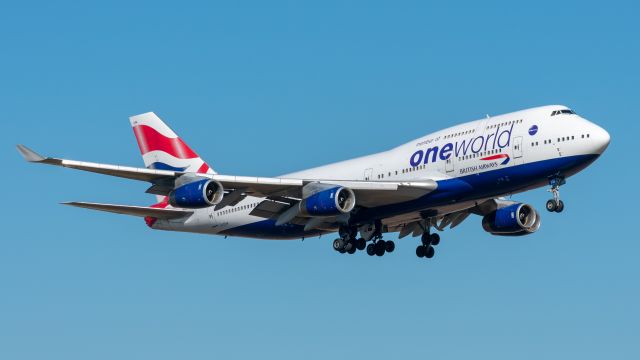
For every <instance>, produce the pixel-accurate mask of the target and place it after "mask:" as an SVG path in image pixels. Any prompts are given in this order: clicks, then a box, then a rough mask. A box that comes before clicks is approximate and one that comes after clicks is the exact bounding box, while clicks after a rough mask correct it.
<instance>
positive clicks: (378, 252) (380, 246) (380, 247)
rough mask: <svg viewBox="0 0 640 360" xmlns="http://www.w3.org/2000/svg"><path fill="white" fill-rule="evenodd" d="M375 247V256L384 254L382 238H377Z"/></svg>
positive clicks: (384, 245)
mask: <svg viewBox="0 0 640 360" xmlns="http://www.w3.org/2000/svg"><path fill="white" fill-rule="evenodd" d="M375 247H376V255H377V256H382V255H384V250H385V247H386V244H385V241H384V240H378V242H377V243H376V245H375Z"/></svg>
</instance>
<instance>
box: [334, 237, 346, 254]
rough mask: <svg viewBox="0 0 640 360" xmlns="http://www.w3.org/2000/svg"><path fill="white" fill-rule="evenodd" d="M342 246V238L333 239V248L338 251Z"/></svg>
mask: <svg viewBox="0 0 640 360" xmlns="http://www.w3.org/2000/svg"><path fill="white" fill-rule="evenodd" d="M343 248H344V240H342V239H335V240H333V250H335V251H340V250H342V249H343Z"/></svg>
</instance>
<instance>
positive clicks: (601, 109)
mask: <svg viewBox="0 0 640 360" xmlns="http://www.w3.org/2000/svg"><path fill="white" fill-rule="evenodd" d="M639 12H640V7H639V5H637V2H633V1H628V2H622V1H607V2H588V1H579V2H578V1H576V2H572V3H564V2H558V1H528V2H523V3H520V4H516V3H515V2H513V1H505V2H492V1H489V2H487V1H482V2H468V3H466V2H447V5H444V2H442V3H438V4H430V3H428V2H424V1H416V2H404V1H390V2H374V1H363V2H355V1H340V2H333V1H321V2H313V3H311V2H309V3H306V4H304V3H302V2H297V1H291V2H277V1H268V2H263V1H258V2H235V4H234V5H233V6H230V5H229V4H228V2H224V3H222V2H220V3H213V2H195V3H194V2H175V1H172V2H160V1H150V2H147V3H134V2H131V1H125V2H119V3H117V2H115V1H112V2H108V4H88V3H84V2H31V1H25V2H11V3H9V2H5V3H3V4H2V5H1V7H0V46H1V48H0V80H1V83H0V84H1V85H0V124H1V125H2V133H3V136H2V140H1V141H2V144H1V145H2V146H1V149H2V154H3V155H2V160H3V163H4V176H3V177H2V180H0V181H2V188H3V196H2V198H3V203H4V206H3V208H2V210H0V212H1V213H2V216H1V217H0V218H1V219H2V228H3V231H2V235H0V238H1V240H0V245H1V248H0V358H2V359H39V360H40V359H66V360H69V359H177V358H179V359H241V358H278V359H300V358H309V359H346V358H364V357H366V358H369V359H378V358H380V359H381V358H433V359H469V358H486V359H513V358H518V359H553V358H580V359H602V358H616V359H623V358H627V359H632V358H634V359H637V358H639V357H640V348H639V347H640V328H639V327H640V325H639V324H640V310H639V308H638V304H639V303H640V285H639V282H638V275H640V266H639V265H638V254H639V253H640V242H639V241H638V240H639V238H638V230H637V224H638V217H637V213H638V210H637V206H638V201H639V200H640V199H638V185H637V179H638V175H639V172H638V169H637V161H636V155H637V154H638V148H637V145H638V142H637V134H638V130H640V129H639V126H638V119H637V117H638V99H639V97H638V83H639V80H640V76H639V75H640V74H639V71H638V64H640V41H639V40H638V39H639V38H640V28H639V23H638V13H639ZM546 104H565V105H568V106H570V107H572V108H573V109H575V110H576V111H577V112H578V113H579V114H581V115H582V116H584V117H585V118H587V119H590V120H592V121H594V122H596V123H597V124H599V125H601V126H603V127H604V128H606V129H607V130H608V131H609V132H610V133H611V136H612V143H611V145H610V147H609V149H608V150H607V152H606V153H605V154H604V156H603V157H601V158H600V159H599V160H598V161H597V162H596V163H595V164H594V165H593V166H592V167H590V168H588V169H587V170H585V171H584V172H582V173H580V174H578V175H577V176H575V177H573V178H570V179H569V180H568V184H567V185H566V186H564V187H563V188H562V191H561V195H562V198H563V200H564V201H565V203H566V210H565V211H564V212H563V213H562V214H550V213H547V212H546V211H544V203H545V201H546V200H547V199H548V198H549V193H547V192H546V191H545V189H539V190H536V191H531V192H529V193H526V194H521V195H519V196H517V197H515V198H517V199H518V200H522V201H526V202H529V203H531V204H533V205H534V206H536V207H537V208H538V209H539V210H540V212H541V214H542V216H543V222H542V228H541V229H540V231H538V232H537V233H535V234H533V235H531V236H527V237H519V238H501V237H494V236H491V235H489V234H487V233H485V232H484V231H483V230H482V228H481V224H480V218H479V217H474V218H470V219H469V220H467V221H466V222H465V223H464V224H463V225H461V226H460V227H459V228H457V229H455V230H454V231H445V232H444V233H442V234H441V235H442V238H443V241H442V243H441V244H440V245H439V246H438V248H437V253H436V256H435V258H434V259H432V260H430V261H426V260H422V259H418V258H416V256H415V253H414V251H415V246H416V244H417V243H418V240H417V239H412V238H405V239H402V240H400V241H398V242H397V247H396V251H395V252H394V253H393V254H388V255H385V256H384V257H382V258H378V257H374V258H371V257H368V256H366V255H365V254H364V253H361V252H360V253H357V254H356V255H353V256H346V255H340V254H337V253H336V252H334V251H333V250H332V249H331V240H332V239H333V237H332V236H325V237H322V238H320V239H317V238H313V239H308V240H306V241H304V242H301V241H281V242H278V241H258V240H248V239H239V238H227V239H224V238H222V237H215V236H204V235H195V234H182V233H170V232H160V231H151V230H149V229H148V228H147V227H146V226H145V224H144V222H143V221H142V219H139V218H132V217H125V216H118V215H113V214H105V213H97V212H91V211H88V210H81V209H75V208H69V207H64V206H62V205H58V202H61V201H70V200H80V201H98V202H112V203H123V204H134V205H148V204H151V203H152V202H153V197H152V196H150V195H148V194H145V193H144V190H145V189H146V184H144V183H138V182H134V181H125V180H121V179H116V178H110V177H106V176H101V175H95V174H88V173H82V172H77V171H73V170H67V169H59V168H53V167H45V166H36V165H29V164H27V163H25V162H23V161H22V159H21V158H20V157H19V155H18V154H17V152H16V150H15V148H14V146H15V144H16V143H25V144H27V145H28V146H31V147H33V148H34V149H36V150H38V151H40V152H43V153H44V154H48V155H55V156H61V157H68V158H72V159H78V160H89V161H98V162H108V163H117V164H124V165H132V166H142V160H141V157H140V155H139V152H138V148H137V145H136V142H135V139H134V136H133V132H132V131H131V128H130V126H129V122H128V119H127V117H128V116H130V115H134V114H138V113H142V112H147V111H155V112H156V113H157V114H158V115H159V116H161V117H162V118H163V119H164V120H166V121H167V122H168V123H169V124H170V125H171V126H172V127H173V128H174V130H176V132H177V133H178V134H179V135H180V136H181V137H182V138H183V139H185V141H186V142H187V143H189V144H190V145H191V146H192V147H193V148H194V149H195V150H196V151H197V152H198V153H199V154H200V155H201V156H202V157H203V158H205V159H206V160H207V161H208V162H209V163H210V164H211V165H212V166H213V167H214V168H215V169H216V170H217V171H219V172H221V173H225V174H237V175H261V176H277V175H279V174H283V173H287V172H290V171H295V170H298V169H302V168H306V167H311V166H315V165H320V164H325V163H328V162H333V161H338V160H342V159H345V158H350V157H355V156H360V155H364V154H367V153H371V152H376V151H381V150H385V149H387V148H390V147H393V146H395V145H398V144H400V143H403V142H407V141H409V140H411V139H413V138H417V137H419V136H422V135H424V134H427V133H429V132H432V131H435V130H438V129H440V128H444V127H447V126H451V125H454V124H457V123H460V122H464V121H470V120H474V119H478V118H481V117H484V116H485V114H500V113H505V112H509V111H514V110H518V109H522V108H527V107H533V106H538V105H546ZM558 121H561V119H558ZM387 239H395V236H394V235H388V236H387Z"/></svg>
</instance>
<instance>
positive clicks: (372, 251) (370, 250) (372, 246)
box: [367, 244, 376, 256]
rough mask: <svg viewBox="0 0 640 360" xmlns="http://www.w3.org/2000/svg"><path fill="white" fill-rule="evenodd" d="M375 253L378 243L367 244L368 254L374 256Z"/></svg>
mask: <svg viewBox="0 0 640 360" xmlns="http://www.w3.org/2000/svg"><path fill="white" fill-rule="evenodd" d="M375 254H376V245H375V244H369V245H367V255H369V256H373V255H375Z"/></svg>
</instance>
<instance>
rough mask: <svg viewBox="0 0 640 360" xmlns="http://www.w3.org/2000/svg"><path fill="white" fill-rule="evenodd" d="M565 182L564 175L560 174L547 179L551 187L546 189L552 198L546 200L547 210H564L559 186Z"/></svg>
mask: <svg viewBox="0 0 640 360" xmlns="http://www.w3.org/2000/svg"><path fill="white" fill-rule="evenodd" d="M564 184H566V181H565V180H564V177H562V176H554V177H552V178H550V179H549V185H551V189H549V190H548V191H549V192H551V194H553V199H550V200H548V201H547V205H546V208H547V211H549V212H557V213H559V212H562V210H564V203H563V202H562V200H560V186H561V185H564Z"/></svg>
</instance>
